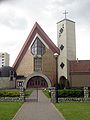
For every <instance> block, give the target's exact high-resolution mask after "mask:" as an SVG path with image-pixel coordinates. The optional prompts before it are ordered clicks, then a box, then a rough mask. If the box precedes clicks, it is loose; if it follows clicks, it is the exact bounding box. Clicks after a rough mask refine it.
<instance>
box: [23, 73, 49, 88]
mask: <svg viewBox="0 0 90 120" xmlns="http://www.w3.org/2000/svg"><path fill="white" fill-rule="evenodd" d="M30 87H33V88H36V87H38V88H39V87H40V88H46V87H51V81H50V80H49V79H48V77H47V76H46V75H44V74H41V73H33V74H31V75H29V76H28V77H27V78H26V80H25V82H24V88H25V89H26V88H30Z"/></svg>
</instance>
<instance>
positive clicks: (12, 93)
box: [0, 90, 20, 97]
mask: <svg viewBox="0 0 90 120" xmlns="http://www.w3.org/2000/svg"><path fill="white" fill-rule="evenodd" d="M19 96H20V92H19V91H7V90H2V91H0V97H19Z"/></svg>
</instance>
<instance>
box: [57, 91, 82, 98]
mask: <svg viewBox="0 0 90 120" xmlns="http://www.w3.org/2000/svg"><path fill="white" fill-rule="evenodd" d="M58 94H59V97H84V91H83V90H78V89H65V90H59V91H58Z"/></svg>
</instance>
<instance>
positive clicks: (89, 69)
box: [0, 18, 90, 88]
mask: <svg viewBox="0 0 90 120" xmlns="http://www.w3.org/2000/svg"><path fill="white" fill-rule="evenodd" d="M12 68H13V69H14V71H15V76H14V85H15V86H14V87H15V88H18V87H19V86H22V85H23V86H24V87H25V88H37V87H38V88H47V87H53V86H55V85H56V78H57V79H58V84H59V86H60V87H61V88H72V87H73V88H77V87H79V88H82V87H90V60H78V59H76V38H75V22H74V21H72V20H69V19H66V18H65V19H63V20H61V21H60V22H58V23H57V46H56V45H55V44H54V43H53V42H52V40H51V39H50V38H49V37H48V35H47V34H46V33H45V32H44V31H43V29H42V28H41V27H40V25H39V24H38V23H37V22H36V23H35V24H34V26H33V28H32V30H31V32H30V34H29V35H28V37H27V39H26V41H25V43H24V45H23V46H22V48H21V50H20V52H19V54H18V56H17V58H16V60H15V62H14V64H13V66H12ZM0 74H2V71H1V70H0ZM1 77H2V76H1ZM1 77H0V79H1Z"/></svg>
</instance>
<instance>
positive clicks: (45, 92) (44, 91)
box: [43, 90, 50, 98]
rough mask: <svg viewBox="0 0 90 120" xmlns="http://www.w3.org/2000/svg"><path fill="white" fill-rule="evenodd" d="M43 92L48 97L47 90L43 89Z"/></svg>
mask: <svg viewBox="0 0 90 120" xmlns="http://www.w3.org/2000/svg"><path fill="white" fill-rule="evenodd" d="M43 93H44V94H45V95H46V96H47V97H48V98H50V93H49V90H43Z"/></svg>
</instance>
